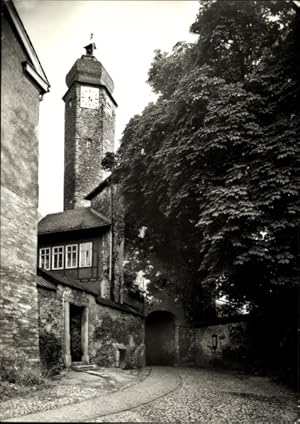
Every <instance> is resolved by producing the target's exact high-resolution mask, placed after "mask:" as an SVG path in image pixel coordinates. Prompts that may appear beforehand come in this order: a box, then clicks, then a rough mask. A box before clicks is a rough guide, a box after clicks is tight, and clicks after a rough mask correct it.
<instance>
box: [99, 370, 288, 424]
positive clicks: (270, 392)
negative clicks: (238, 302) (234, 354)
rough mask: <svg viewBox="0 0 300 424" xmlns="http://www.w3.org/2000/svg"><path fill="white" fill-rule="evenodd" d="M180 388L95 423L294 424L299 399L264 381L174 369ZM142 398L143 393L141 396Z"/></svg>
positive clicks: (209, 371) (239, 376) (232, 375)
mask: <svg viewBox="0 0 300 424" xmlns="http://www.w3.org/2000/svg"><path fill="white" fill-rule="evenodd" d="M176 371H179V373H180V376H181V383H180V386H179V387H178V388H177V389H175V391H173V392H172V393H170V394H168V395H166V396H163V397H162V398H160V399H157V400H155V401H154V402H151V403H148V404H146V405H143V406H140V407H138V408H135V409H132V410H130V411H125V412H121V413H118V414H113V415H108V416H103V417H100V418H97V419H95V420H93V421H94V422H177V423H186V422H197V423H215V424H219V423H228V424H229V423H230V424H232V423H252V424H253V423H259V424H261V423H268V424H271V423H272V424H276V423H278V424H279V423H280V424H283V423H289V424H291V423H293V422H296V396H295V394H294V393H293V392H291V391H289V390H287V389H286V388H285V387H282V386H279V385H277V384H275V383H272V382H271V381H270V380H268V379H266V378H263V377H247V376H241V375H238V374H236V373H229V372H217V371H213V370H203V369H200V370H195V369H188V368H181V369H177V370H176V368H175V369H174V372H176ZM141 396H142V393H141Z"/></svg>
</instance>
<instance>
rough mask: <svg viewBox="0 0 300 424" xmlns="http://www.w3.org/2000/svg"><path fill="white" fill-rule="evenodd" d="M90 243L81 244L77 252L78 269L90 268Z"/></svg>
mask: <svg viewBox="0 0 300 424" xmlns="http://www.w3.org/2000/svg"><path fill="white" fill-rule="evenodd" d="M92 245H93V244H92V242H89V243H81V244H80V251H79V267H80V268H85V267H88V266H92Z"/></svg>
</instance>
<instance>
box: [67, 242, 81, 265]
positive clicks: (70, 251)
mask: <svg viewBox="0 0 300 424" xmlns="http://www.w3.org/2000/svg"><path fill="white" fill-rule="evenodd" d="M65 261H66V268H77V261H78V246H77V244H69V245H68V246H66V259H65Z"/></svg>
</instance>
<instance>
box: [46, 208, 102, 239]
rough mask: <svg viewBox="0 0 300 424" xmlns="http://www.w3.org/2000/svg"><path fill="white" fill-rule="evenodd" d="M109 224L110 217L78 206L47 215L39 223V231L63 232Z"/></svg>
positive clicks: (47, 232)
mask: <svg viewBox="0 0 300 424" xmlns="http://www.w3.org/2000/svg"><path fill="white" fill-rule="evenodd" d="M108 225H110V221H109V219H107V218H106V217H105V216H103V215H101V214H100V213H99V212H97V211H95V210H94V209H92V208H78V209H71V210H69V211H64V212H59V213H51V214H49V215H46V216H45V217H44V218H43V219H42V220H41V221H40V222H39V224H38V233H39V234H49V233H62V232H66V231H74V230H84V229H88V228H99V227H105V226H108Z"/></svg>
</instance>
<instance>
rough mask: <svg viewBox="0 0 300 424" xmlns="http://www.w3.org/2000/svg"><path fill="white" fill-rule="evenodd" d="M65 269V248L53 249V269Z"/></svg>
mask: <svg viewBox="0 0 300 424" xmlns="http://www.w3.org/2000/svg"><path fill="white" fill-rule="evenodd" d="M63 267H64V246H55V247H53V248H52V269H63Z"/></svg>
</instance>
